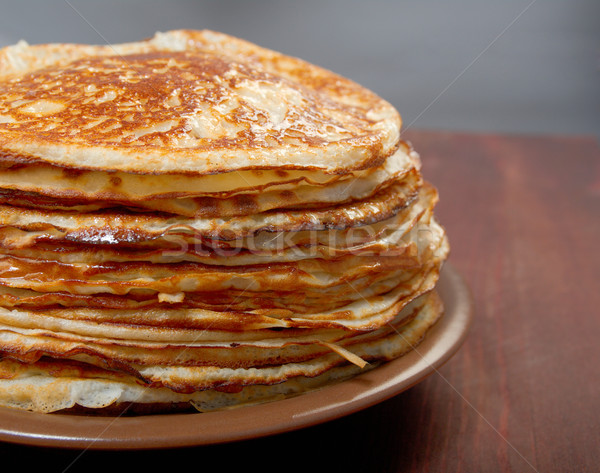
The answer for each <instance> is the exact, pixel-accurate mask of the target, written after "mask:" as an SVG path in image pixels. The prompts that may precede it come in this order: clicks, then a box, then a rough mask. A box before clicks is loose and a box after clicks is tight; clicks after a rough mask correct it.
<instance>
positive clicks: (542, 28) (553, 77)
mask: <svg viewBox="0 0 600 473" xmlns="http://www.w3.org/2000/svg"><path fill="white" fill-rule="evenodd" d="M599 19H600V1H599V0H537V1H534V2H532V1H531V0H502V1H489V0H488V1H481V0H479V1H476V0H464V1H458V0H446V1H443V0H421V1H418V0H407V1H391V0H390V1H385V0H368V1H367V0H365V1H359V0H356V1H354V0H304V1H301V0H296V1H292V0H282V1H275V0H255V1H251V0H246V1H244V0H237V1H236V0H220V1H217V0H215V1H207V0H199V1H193V0H174V1H168V2H167V1H160V2H159V1H151V0H102V1H93V0H87V1H85V0H35V1H34V0H21V1H18V2H16V1H4V2H3V3H2V10H1V12H0V46H5V45H8V44H12V43H15V42H16V41H18V40H19V39H26V40H27V41H28V42H29V43H32V44H34V43H45V42H84V43H97V44H105V43H106V42H111V43H117V42H123V41H134V40H138V39H142V38H145V37H148V36H152V34H153V33H154V32H155V31H157V30H159V31H165V30H169V29H178V28H197V29H202V28H208V29H213V30H217V31H222V32H224V33H229V34H232V35H234V36H238V37H242V38H245V39H248V40H250V41H253V42H255V43H257V44H260V45H261V46H265V47H269V48H272V49H276V50H279V51H282V52H284V53H287V54H291V55H294V56H299V57H301V58H303V59H306V60H308V61H311V62H314V63H316V64H319V65H321V66H324V67H327V68H329V69H332V70H334V71H335V72H338V73H340V74H342V75H345V76H347V77H350V78H352V79H354V80H356V81H357V82H359V83H361V84H363V85H365V86H367V87H369V88H371V89H373V90H374V91H375V92H377V93H378V94H380V95H381V96H383V97H384V98H385V99H387V100H389V101H390V102H392V103H393V104H394V105H396V106H397V107H398V109H399V110H400V112H401V114H402V116H403V120H404V125H405V127H415V128H416V127H418V128H436V129H448V130H474V131H497V132H508V133H562V134H596V135H597V136H600V26H599V23H598V20H599Z"/></svg>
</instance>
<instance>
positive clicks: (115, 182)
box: [110, 176, 123, 187]
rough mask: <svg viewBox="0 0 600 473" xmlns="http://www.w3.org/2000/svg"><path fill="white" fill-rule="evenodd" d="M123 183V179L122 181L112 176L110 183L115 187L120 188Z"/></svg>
mask: <svg viewBox="0 0 600 473" xmlns="http://www.w3.org/2000/svg"><path fill="white" fill-rule="evenodd" d="M122 182H123V179H121V178H120V177H118V176H110V183H111V184H112V185H113V186H115V187H118V186H120V185H121V183H122Z"/></svg>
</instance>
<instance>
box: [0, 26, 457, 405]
mask: <svg viewBox="0 0 600 473" xmlns="http://www.w3.org/2000/svg"><path fill="white" fill-rule="evenodd" d="M400 126H401V119H400V115H399V114H398V112H397V111H396V109H395V108H394V107H393V106H391V105H390V104H389V103H388V102H386V101H385V100H383V99H382V98H380V97H378V96H377V95H376V94H374V93H373V92H371V91H369V90H367V89H365V88H364V87H362V86H360V85H359V84H356V83H355V82H353V81H351V80H349V79H346V78H343V77H340V76H339V75H337V74H335V73H333V72H331V71H328V70H325V69H323V68H320V67H317V66H314V65H311V64H309V63H306V62H304V61H302V60H300V59H297V58H292V57H288V56H285V55H283V54H281V53H278V52H275V51H270V50H268V49H265V48H262V47H260V46H257V45H254V44H251V43H248V42H246V41H244V40H241V39H237V38H233V37H231V36H227V35H223V34H220V33H215V32H212V31H190V30H179V31H169V32H166V33H157V34H156V35H155V36H154V37H153V38H151V39H148V40H144V41H139V42H134V43H125V44H121V45H114V46H110V47H108V46H90V45H76V44H46V45H37V46H30V45H28V44H27V43H25V42H20V43H18V44H17V45H14V46H10V47H8V48H4V49H2V50H0V405H1V406H9V407H14V408H20V409H27V410H32V411H36V412H47V413H49V412H62V411H65V412H71V411H73V410H75V411H77V412H84V413H96V414H106V415H112V414H114V413H118V412H120V409H122V408H123V406H129V407H131V406H132V409H133V410H134V411H135V412H140V413H154V412H157V411H161V412H162V411H170V410H172V409H173V410H179V409H181V408H186V407H191V408H193V409H197V410H199V411H209V410H216V409H229V408H233V407H241V406H244V405H248V404H252V403H257V402H268V401H273V400H277V399H282V398H285V397H288V396H295V395H300V394H302V393H304V392H307V391H310V390H312V389H318V388H320V387H323V386H325V385H327V384H330V383H334V382H340V381H342V380H344V379H348V378H349V377H351V376H355V375H357V374H359V373H361V372H363V371H365V370H369V369H377V366H378V365H379V364H381V363H385V362H387V361H389V360H392V359H394V358H397V357H399V356H402V355H403V354H405V353H406V352H408V351H410V350H411V349H413V348H414V347H415V346H416V345H417V344H418V343H419V341H420V340H422V339H423V337H425V336H427V333H428V331H429V330H430V328H431V327H432V326H433V325H434V324H435V323H436V321H437V320H438V319H439V318H440V317H441V316H442V314H443V304H442V302H441V300H440V298H439V296H438V295H437V293H436V284H437V281H438V279H439V274H440V271H441V269H442V267H443V264H444V262H445V260H446V259H447V257H448V254H449V251H450V247H449V242H448V238H447V235H446V233H445V230H444V228H443V226H442V225H440V223H439V222H438V220H437V218H436V216H435V212H434V209H435V206H436V204H437V202H438V193H437V191H436V189H435V188H434V187H433V185H431V184H430V183H428V182H427V181H426V180H425V179H424V178H423V176H422V175H421V162H420V156H419V155H418V153H417V152H416V151H415V150H414V149H413V147H412V145H411V144H410V143H408V142H406V141H405V140H403V139H401V136H400Z"/></svg>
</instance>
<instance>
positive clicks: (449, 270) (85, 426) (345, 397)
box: [0, 261, 473, 450]
mask: <svg viewBox="0 0 600 473" xmlns="http://www.w3.org/2000/svg"><path fill="white" fill-rule="evenodd" d="M437 289H438V292H439V293H440V296H441V298H442V301H443V302H444V306H445V313H444V315H443V316H442V318H441V319H440V320H439V321H438V322H437V323H436V324H435V325H434V326H433V327H432V328H431V329H430V331H429V332H428V333H427V334H426V336H425V338H424V339H423V340H422V341H421V343H420V344H419V345H417V346H416V348H415V349H413V350H411V351H410V352H408V353H407V354H405V355H404V356H402V357H400V358H397V359H395V360H392V361H390V362H387V363H384V364H382V365H380V366H378V367H376V368H374V369H373V370H370V371H367V372H365V373H363V374H360V375H357V376H355V377H353V378H351V379H349V380H346V381H342V382H340V383H336V384H333V385H329V386H325V387H323V388H320V389H317V390H315V391H311V392H307V393H304V394H301V395H298V396H295V397H292V398H289V399H283V400H278V401H271V402H267V403H263V404H257V405H252V406H246V407H240V408H236V409H231V410H224V411H215V412H205V413H180V414H177V413H174V414H158V415H147V416H137V417H125V416H124V417H99V416H81V415H71V414H42V413H35V412H28V411H21V410H18V409H11V408H7V407H0V441H4V442H11V443H19V444H24V445H30V446H41V447H59V448H84V449H86V450H87V449H96V450H143V449H156V448H175V447H191V446H200V445H211V444H219V443H229V442H235V441H241V440H248V439H252V438H259V437H265V436H269V435H276V434H281V433H285V432H289V431H293V430H298V429H301V428H306V427H311V426H314V425H318V424H322V423H325V422H329V421H332V420H335V419H338V418H340V417H343V416H346V415H350V414H353V413H355V412H358V411H360V410H363V409H366V408H368V407H371V406H373V405H375V404H378V403H380V402H383V401H385V400H387V399H389V398H391V397H393V396H395V395H398V394H400V393H401V392H403V391H405V390H407V389H409V388H411V387H413V386H414V385H416V384H418V383H419V382H421V381H423V380H424V379H425V378H427V377H429V376H430V375H431V374H433V373H435V372H436V371H437V370H438V369H439V368H440V367H441V366H442V365H443V364H445V363H446V362H447V361H448V360H449V359H450V358H452V356H454V354H455V353H456V352H457V351H458V349H459V348H460V347H461V346H462V344H463V343H464V341H465V339H466V338H467V335H468V333H469V329H470V326H471V323H472V318H473V298H472V295H471V292H470V290H469V288H468V286H467V284H466V282H465V280H464V278H463V277H462V275H461V274H460V273H459V271H458V270H457V269H456V268H455V267H454V266H453V265H452V263H451V262H450V261H446V263H445V264H444V267H443V269H442V271H441V274H440V279H439V281H438V284H437ZM257 419H260V422H257ZM173 426H176V427H175V428H174V427H173Z"/></svg>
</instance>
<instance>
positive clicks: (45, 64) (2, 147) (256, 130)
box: [0, 30, 401, 175]
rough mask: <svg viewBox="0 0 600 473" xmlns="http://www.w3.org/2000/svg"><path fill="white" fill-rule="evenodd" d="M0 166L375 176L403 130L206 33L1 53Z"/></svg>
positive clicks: (365, 95) (285, 67)
mask: <svg viewBox="0 0 600 473" xmlns="http://www.w3.org/2000/svg"><path fill="white" fill-rule="evenodd" d="M0 70H1V71H2V72H1V73H0V162H1V163H2V164H3V166H14V165H15V164H32V163H42V164H51V165H55V166H60V167H64V168H73V169H83V170H98V171H108V172H113V171H114V172H118V171H121V172H127V173H139V174H189V175H202V174H214V173H222V172H228V171H234V170H244V169H273V168H287V169H304V170H319V171H322V172H326V173H336V174H338V173H339V174H344V173H348V172H351V171H356V170H362V169H367V168H372V167H376V166H380V165H381V164H382V163H383V162H384V161H385V159H386V158H387V157H388V156H390V155H391V154H392V153H393V152H394V150H395V149H396V147H397V144H398V140H399V133H400V124H401V120H400V117H399V115H398V113H397V112H396V110H395V109H394V108H393V107H392V106H391V105H390V104H389V103H388V102H386V101H384V100H382V99H381V98H379V97H378V96H377V95H375V94H374V93H372V92H370V91H369V90H366V89H365V88H363V87H361V86H360V85H358V84H356V83H354V82H352V81H350V80H348V79H345V78H343V77H340V76H338V75H336V74H334V73H332V72H330V71H327V70H325V69H322V68H319V67H317V66H314V65H311V64H309V63H307V62H304V61H302V60H299V59H296V58H292V57H288V56H285V55H283V54H280V53H277V52H274V51H270V50H267V49H264V48H261V47H259V46H256V45H254V44H252V43H248V42H246V41H243V40H240V39H237V38H233V37H231V36H227V35H224V34H220V33H215V32H211V31H184V30H180V31H171V32H167V33H158V34H157V35H155V36H154V37H153V38H152V39H150V40H146V41H141V42H136V43H126V44H121V45H115V46H85V45H40V46H28V45H26V44H25V43H19V44H17V45H15V46H12V47H8V48H4V49H3V50H0Z"/></svg>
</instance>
